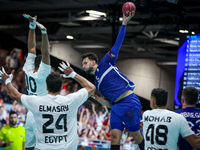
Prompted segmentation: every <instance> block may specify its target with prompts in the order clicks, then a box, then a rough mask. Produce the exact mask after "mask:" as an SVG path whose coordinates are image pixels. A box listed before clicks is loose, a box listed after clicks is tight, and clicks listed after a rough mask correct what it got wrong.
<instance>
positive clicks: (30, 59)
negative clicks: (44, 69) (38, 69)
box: [23, 53, 36, 72]
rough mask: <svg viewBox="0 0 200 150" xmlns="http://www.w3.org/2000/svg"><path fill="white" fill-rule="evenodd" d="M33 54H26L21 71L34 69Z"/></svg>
mask: <svg viewBox="0 0 200 150" xmlns="http://www.w3.org/2000/svg"><path fill="white" fill-rule="evenodd" d="M35 57H36V55H35V54H32V53H28V56H27V58H26V62H25V64H24V67H23V71H25V72H27V71H33V70H34V69H35V66H34V63H35Z"/></svg>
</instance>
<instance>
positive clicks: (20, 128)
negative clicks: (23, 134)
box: [17, 125, 25, 131]
mask: <svg viewBox="0 0 200 150" xmlns="http://www.w3.org/2000/svg"><path fill="white" fill-rule="evenodd" d="M17 128H18V129H19V130H23V131H25V128H24V127H23V126H20V125H18V126H17Z"/></svg>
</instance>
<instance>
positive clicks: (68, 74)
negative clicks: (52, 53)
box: [58, 61, 76, 78]
mask: <svg viewBox="0 0 200 150" xmlns="http://www.w3.org/2000/svg"><path fill="white" fill-rule="evenodd" d="M58 69H59V70H60V71H62V72H64V74H61V76H63V77H64V78H74V77H75V76H76V72H75V71H74V70H73V69H72V67H70V64H69V62H67V61H66V62H62V63H60V66H58Z"/></svg>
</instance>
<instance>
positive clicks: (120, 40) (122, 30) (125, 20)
mask: <svg viewBox="0 0 200 150" xmlns="http://www.w3.org/2000/svg"><path fill="white" fill-rule="evenodd" d="M134 14H135V12H132V13H129V16H128V17H126V16H125V15H124V14H123V21H122V26H121V28H120V31H119V33H118V36H117V39H116V41H115V44H114V46H113V47H112V48H111V52H110V53H111V56H112V57H117V56H118V53H119V50H120V48H121V45H122V43H123V41H124V37H125V32H126V25H127V23H128V21H129V20H130V19H131V18H132V17H133V16H134Z"/></svg>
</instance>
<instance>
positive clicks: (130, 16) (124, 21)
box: [122, 11, 135, 25]
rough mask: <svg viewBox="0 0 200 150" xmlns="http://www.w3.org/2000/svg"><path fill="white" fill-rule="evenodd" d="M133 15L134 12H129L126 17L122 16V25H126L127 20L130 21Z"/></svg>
mask: <svg viewBox="0 0 200 150" xmlns="http://www.w3.org/2000/svg"><path fill="white" fill-rule="evenodd" d="M134 15H135V11H133V12H130V13H129V16H128V17H126V16H125V15H124V14H123V21H122V24H123V25H127V23H128V22H129V20H131V18H132V17H133V16H134Z"/></svg>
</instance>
